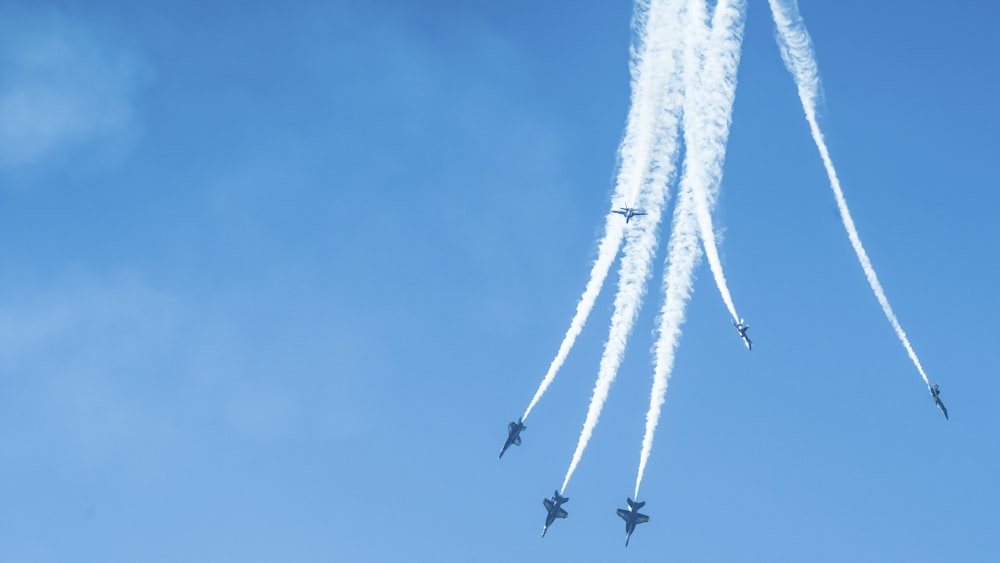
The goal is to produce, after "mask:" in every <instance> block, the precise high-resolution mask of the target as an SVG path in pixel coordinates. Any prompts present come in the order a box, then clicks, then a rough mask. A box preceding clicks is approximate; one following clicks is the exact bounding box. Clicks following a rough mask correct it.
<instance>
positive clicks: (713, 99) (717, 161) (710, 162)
mask: <svg viewBox="0 0 1000 563" xmlns="http://www.w3.org/2000/svg"><path fill="white" fill-rule="evenodd" d="M745 20H746V3H745V1H740V2H732V1H730V2H719V3H718V4H716V9H715V13H714V15H713V16H712V31H711V37H710V39H709V41H708V43H707V45H705V46H704V48H702V49H699V52H700V55H701V57H702V60H701V67H700V69H701V70H700V72H698V73H696V74H695V73H692V75H691V77H692V78H693V79H694V80H695V83H694V84H689V85H688V87H687V88H688V91H689V92H693V91H696V92H698V93H697V94H696V95H689V96H687V97H686V99H685V105H684V144H685V147H686V151H687V157H686V159H687V161H688V162H690V163H691V164H692V167H691V168H689V170H688V172H687V173H688V174H689V175H690V179H691V182H693V184H694V186H693V187H694V191H695V209H694V211H695V216H696V217H697V219H698V231H699V233H700V234H701V239H702V242H703V243H704V245H705V256H706V258H707V259H708V264H709V267H710V268H711V270H712V276H713V277H714V278H715V285H716V286H718V288H719V293H720V294H721V295H722V301H723V302H724V303H725V304H726V308H727V309H728V310H729V314H730V315H731V316H732V317H733V321H734V322H736V321H739V320H740V317H739V315H738V314H737V313H736V306H735V305H734V304H733V297H732V294H731V293H730V291H729V286H728V284H727V283H726V275H725V273H724V272H723V270H722V262H721V261H720V260H719V249H718V245H717V243H716V240H715V231H714V230H713V229H712V211H713V210H714V209H715V204H716V201H717V200H718V196H719V186H720V184H721V182H722V167H723V164H724V163H725V160H726V142H727V141H728V140H729V126H730V124H731V123H732V113H733V112H732V109H733V99H734V98H735V97H736V73H737V69H738V67H739V64H740V51H741V49H740V48H741V46H742V44H743V27H744V22H745ZM702 25H703V24H702Z"/></svg>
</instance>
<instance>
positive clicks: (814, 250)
mask: <svg viewBox="0 0 1000 563" xmlns="http://www.w3.org/2000/svg"><path fill="white" fill-rule="evenodd" d="M598 4H600V5H598ZM631 11H632V5H631V4H630V3H629V2H615V3H612V2H606V3H596V2H595V3H577V2H548V3H541V4H539V3H537V2H527V1H519V0H515V1H511V2H503V3H496V2H487V1H480V0H468V1H465V2H452V1H439V2H406V1H396V2H392V1H377V2H362V1H360V0H342V1H334V2H323V3H313V2H305V1H303V2H289V3H283V4H282V5H281V6H280V7H278V6H277V5H274V6H270V7H268V6H257V5H252V6H250V5H247V3H241V2H217V3H213V4H212V6H210V7H206V6H205V5H203V4H201V3H193V2H145V3H141V4H136V3H124V2H123V3H115V2H100V3H90V2H52V3H46V2H3V3H0V256H2V257H3V260H2V264H3V266H2V267H0V468H2V469H0V477H2V478H0V499H2V503H0V504H2V506H3V508H2V509H0V529H3V530H4V532H3V539H2V540H0V559H2V560H4V561H19V562H49V561H101V562H109V561H122V562H125V561H151V562H155V561H188V562H197V561H206V562H208V561H262V562H263V561H417V560H436V561H510V560H525V561H533V560H542V559H545V558H549V559H551V558H556V559H559V560H563V559H566V560H569V559H575V560H580V561H590V560H598V559H600V560H604V559H608V558H609V557H615V556H621V555H622V554H623V553H624V554H625V555H626V556H628V557H634V558H651V557H652V558H655V559H657V560H659V559H670V560H678V561H845V560H850V561H939V560H942V559H943V560H956V561H993V560H996V559H997V558H998V557H1000V539H998V538H997V535H996V530H997V528H998V526H1000V516H998V513H997V511H996V506H997V505H998V504H1000V487H998V486H997V484H996V476H997V475H998V474H1000V448H998V440H997V431H998V429H1000V415H998V414H997V413H998V412H1000V409H997V397H1000V379H998V376H1000V368H998V367H997V365H998V364H997V360H998V357H997V352H996V351H997V349H998V348H997V343H996V327H995V322H996V319H997V318H1000V298H998V297H997V293H996V289H995V288H996V287H998V286H1000V271H998V254H997V248H998V244H1000V227H998V223H997V221H996V211H995V210H996V208H997V206H998V204H1000V198H998V196H997V192H996V190H995V189H993V188H994V187H995V170H994V168H995V166H994V162H993V161H994V159H995V155H996V153H997V149H998V146H997V142H996V136H995V131H996V129H997V126H998V125H1000V123H998V122H1000V119H998V112H997V109H996V104H995V101H994V99H993V98H994V95H993V93H994V92H995V90H996V76H997V72H996V70H997V66H996V64H997V63H996V61H995V56H994V55H995V50H996V49H995V47H996V43H995V39H993V36H992V33H993V26H992V22H995V21H996V19H997V16H998V15H1000V14H998V8H996V7H994V6H990V5H988V4H987V3H961V4H956V5H954V6H948V7H947V8H943V7H942V5H941V4H940V3H932V2H917V3H913V2H887V3H878V4H872V3H869V2H861V1H843V2H836V3H832V2H809V1H805V0H803V2H802V5H801V11H802V13H803V16H804V17H805V20H806V24H807V25H808V26H809V30H810V32H811V34H812V36H813V40H814V44H815V47H816V52H817V57H818V60H819V64H820V71H821V73H822V77H823V81H824V90H825V101H824V105H823V107H822V108H821V110H820V113H821V124H822V126H823V127H824V128H825V132H826V134H827V140H828V144H829V145H830V150H831V152H832V155H833V159H834V162H835V164H836V165H837V167H838V171H839V173H840V177H841V181H842V183H843V185H844V190H845V193H846V197H847V200H848V202H849V204H850V205H851V210H852V212H853V214H854V218H855V220H856V222H857V224H858V227H859V231H860V234H861V237H862V240H863V241H864V242H865V245H866V248H867V250H868V252H869V254H870V256H871V258H872V260H873V262H874V265H875V268H876V269H877V271H878V273H879V275H880V278H881V280H882V283H883V285H884V286H885V289H886V291H887V293H888V295H889V299H890V301H891V303H892V304H893V306H894V307H895V309H896V312H897V315H898V316H899V319H900V321H901V322H902V324H903V327H904V328H905V329H906V330H907V333H908V335H909V337H910V339H911V341H912V343H913V345H914V347H915V349H916V351H917V353H918V354H919V355H920V358H921V360H922V361H923V364H924V367H925V368H926V369H927V371H928V373H929V375H930V377H931V379H932V380H934V381H936V382H938V383H939V384H940V385H941V387H942V392H943V394H942V397H943V399H944V400H945V402H946V403H947V405H948V407H949V410H950V413H951V415H952V418H951V420H950V421H948V422H946V421H944V419H943V418H942V417H941V416H940V414H939V413H938V412H937V411H936V410H935V409H934V406H933V402H932V401H931V398H930V397H929V396H928V395H927V393H926V391H925V388H924V387H923V385H922V382H921V381H920V378H919V375H918V374H917V373H916V371H915V370H914V369H913V367H912V365H911V364H910V362H909V360H908V359H907V357H906V354H905V352H904V351H903V349H902V347H901V346H900V345H899V343H898V341H897V340H896V337H895V335H894V334H893V332H892V330H891V328H890V327H889V325H888V323H887V322H886V321H885V319H884V317H883V316H882V312H881V310H880V309H879V307H878V304H877V302H876V301H875V299H874V297H873V296H872V295H871V292H870V290H869V288H868V286H867V284H866V283H865V279H864V276H863V274H862V271H861V269H860V267H859V266H858V264H857V261H856V259H855V257H854V254H853V252H852V250H851V247H850V245H849V243H848V240H847V237H846V235H845V234H844V231H843V228H842V226H841V224H840V220H839V217H838V215H837V211H836V206H835V204H834V200H833V197H832V194H831V192H830V189H829V186H828V184H827V180H826V176H825V174H824V171H823V168H822V164H821V161H820V159H819V156H818V155H817V153H816V149H815V147H814V145H813V144H812V140H811V138H810V137H809V132H808V128H807V125H806V122H805V120H804V119H803V117H802V110H801V106H800V105H799V100H798V97H797V94H796V91H795V87H794V83H793V81H792V78H791V76H790V75H789V74H788V73H787V71H786V70H785V69H784V67H783V66H782V63H781V59H780V57H779V54H778V50H777V47H776V45H775V42H774V37H773V33H774V26H773V24H772V22H771V21H770V13H769V11H768V8H767V5H766V3H764V2H761V1H751V2H750V3H749V9H748V20H747V25H746V36H745V41H744V51H743V59H742V64H741V67H740V74H739V88H738V90H737V95H736V103H735V108H734V113H733V126H732V133H731V137H730V143H729V147H728V158H727V162H726V169H725V177H724V179H723V187H722V195H721V199H720V202H719V205H718V207H717V209H716V225H717V228H718V229H719V231H720V232H721V233H723V235H724V236H723V237H722V238H721V252H722V257H723V263H724V265H725V268H726V273H727V276H728V278H729V282H730V288H731V289H732V291H733V294H734V297H735V299H736V302H737V304H738V305H739V307H740V311H741V313H743V314H744V315H745V316H746V318H747V320H748V321H749V322H750V323H751V324H752V325H753V329H752V331H751V335H752V336H753V338H754V351H753V352H752V353H749V354H748V353H747V352H746V350H745V349H744V348H743V347H742V346H741V345H740V342H739V340H738V338H737V336H736V334H735V332H734V331H733V329H732V327H731V326H729V324H728V322H729V321H728V318H727V313H726V311H725V308H724V307H723V305H722V302H721V300H720V298H719V295H718V292H717V290H716V288H715V287H714V284H713V282H712V279H711V275H710V273H709V272H708V270H707V266H705V265H702V266H701V268H700V269H699V270H698V280H697V282H696V284H695V292H694V296H693V298H692V300H691V302H690V305H689V309H688V321H687V324H686V325H685V327H684V335H683V337H682V340H681V345H680V348H679V351H678V355H677V365H676V368H675V370H674V373H673V378H672V380H671V385H670V390H669V393H668V395H667V402H666V405H665V408H664V414H663V418H662V419H661V423H660V427H659V432H658V434H657V441H656V444H655V446H654V449H653V453H652V458H651V460H650V465H649V467H648V469H647V473H646V477H645V479H644V482H643V488H642V491H643V498H642V500H645V501H647V502H648V504H647V506H646V509H645V510H644V511H645V512H647V513H648V514H650V516H651V517H652V521H651V522H650V523H649V524H645V525H643V526H641V527H640V528H639V529H638V531H637V532H636V534H635V536H633V538H632V542H631V544H630V546H629V547H628V550H627V551H626V552H622V549H623V547H622V542H623V537H622V536H623V529H622V528H623V526H622V522H621V520H619V519H618V518H617V517H616V516H615V515H614V509H615V508H617V507H620V506H623V505H624V501H625V496H626V495H629V494H631V491H632V488H633V483H634V479H635V471H636V466H637V463H638V455H639V446H640V440H641V438H642V432H643V416H644V414H645V411H646V407H647V405H648V393H649V385H650V377H651V373H652V368H651V355H650V353H649V350H650V346H651V345H652V338H651V332H652V330H653V327H654V320H655V319H654V316H655V311H656V310H658V308H659V305H660V299H661V294H660V293H659V291H658V290H657V289H656V288H658V286H659V275H660V272H661V271H662V256H663V254H664V252H663V248H664V246H665V245H663V244H661V256H660V258H659V259H658V262H657V263H658V264H659V266H658V268H657V271H656V273H655V274H654V281H653V282H652V285H651V292H650V294H649V296H648V298H647V301H646V307H645V309H644V311H643V314H642V316H641V317H640V319H639V322H638V324H637V327H636V330H635V332H634V334H633V339H632V342H631V344H630V347H629V350H628V354H627V356H626V358H625V362H624V364H623V366H622V370H621V372H620V374H619V377H618V380H617V381H616V383H615V385H614V387H613V388H612V391H611V396H610V398H609V400H608V403H607V405H606V407H605V410H604V414H603V415H602V417H601V422H600V424H599V426H598V427H597V430H596V432H595V434H594V437H593V439H592V441H591V443H590V446H589V448H588V450H587V452H586V454H585V455H584V458H583V460H582V462H581V464H580V467H579V468H578V470H577V472H576V474H575V476H574V478H573V481H572V482H571V483H570V486H569V488H568V489H567V491H566V494H567V495H568V496H569V497H570V498H571V499H572V500H571V502H570V503H569V504H568V505H567V506H566V508H567V510H568V511H569V513H570V517H569V519H567V520H566V521H560V522H557V523H556V525H554V526H553V528H552V529H551V530H550V532H549V534H548V535H547V537H546V538H545V539H544V540H542V539H541V538H539V534H540V532H541V525H542V522H543V520H544V510H543V509H542V507H541V498H542V497H543V496H546V495H550V494H551V491H552V489H554V488H556V487H558V486H559V485H560V484H561V482H562V478H563V476H564V473H565V471H566V467H567V465H568V463H569V461H570V457H571V455H572V453H573V449H574V448H575V446H576V439H577V436H578V433H579V430H580V426H581V424H582V422H583V418H584V415H585V411H586V407H587V403H588V401H589V397H590V393H591V389H592V386H593V381H594V378H595V377H596V373H597V362H598V359H599V357H600V353H601V348H602V346H603V342H604V338H605V336H606V334H607V323H608V319H609V317H610V313H611V295H612V293H613V291H612V290H613V289H614V284H615V282H616V276H615V274H614V272H613V273H612V276H610V277H609V279H608V283H607V284H606V286H605V291H604V294H603V295H602V297H601V298H600V299H599V301H598V303H597V306H596V307H595V310H594V313H593V315H592V316H591V319H590V321H589V323H588V326H587V328H586V329H585V331H584V333H583V335H582V336H581V338H580V339H579V341H578V342H577V345H576V348H575V349H574V351H573V353H572V354H571V355H570V357H569V360H568V362H567V363H566V365H565V367H564V368H563V370H562V372H561V373H560V375H559V377H558V378H557V379H556V380H555V383H554V384H553V385H552V387H551V388H550V389H549V391H548V393H547V394H546V396H545V397H544V398H543V399H542V401H541V402H540V403H539V405H538V406H537V408H536V409H535V410H534V411H533V413H532V415H531V418H530V419H529V421H528V430H526V431H525V433H524V435H523V438H524V444H523V445H522V446H521V447H520V448H515V449H513V450H512V451H510V452H508V454H507V455H505V456H504V459H503V460H502V462H498V461H497V460H496V454H497V452H498V450H499V447H500V445H501V444H502V442H503V439H504V438H505V433H506V432H505V427H506V424H507V422H508V421H509V420H511V419H513V418H516V417H517V416H518V415H520V413H522V412H523V410H524V408H525V406H526V405H527V403H528V401H529V400H530V399H531V396H532V394H533V393H534V391H535V388H536V386H537V384H538V383H539V381H540V380H541V377H542V375H543V374H544V371H545V369H546V368H547V366H548V363H549V361H550V360H551V358H552V356H553V355H554V354H555V352H556V348H557V347H558V345H559V342H560V340H561V339H562V336H563V333H564V331H565V329H566V327H567V325H568V323H569V320H570V317H571V316H572V313H573V310H574V307H575V304H576V301H577V300H578V298H579V295H580V292H581V291H582V289H583V287H584V284H585V283H586V276H587V274H588V272H589V269H590V261H591V260H592V259H593V257H594V251H595V244H596V241H597V239H598V237H599V236H600V234H601V229H602V222H603V219H604V215H605V213H606V212H607V210H608V206H609V201H608V196H609V194H610V192H611V188H612V183H613V178H614V173H615V152H616V148H617V145H618V142H619V140H620V138H621V134H622V128H623V126H624V120H625V116H626V113H627V111H628V103H629V89H628V78H629V76H628V47H629V41H630V30H629V22H630V17H631Z"/></svg>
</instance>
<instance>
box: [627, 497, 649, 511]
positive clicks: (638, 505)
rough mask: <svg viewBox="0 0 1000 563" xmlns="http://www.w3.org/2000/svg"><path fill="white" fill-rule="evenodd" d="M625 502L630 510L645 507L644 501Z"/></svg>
mask: <svg viewBox="0 0 1000 563" xmlns="http://www.w3.org/2000/svg"><path fill="white" fill-rule="evenodd" d="M625 500H627V501H628V506H629V508H631V509H632V510H639V509H640V508H642V507H644V506H646V501H642V502H636V501H634V500H632V499H631V498H627V499H625Z"/></svg>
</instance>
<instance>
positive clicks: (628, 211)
mask: <svg viewBox="0 0 1000 563" xmlns="http://www.w3.org/2000/svg"><path fill="white" fill-rule="evenodd" d="M612 213H617V214H619V215H624V216H625V222H626V223H628V220H629V219H631V218H632V217H635V216H636V215H645V214H646V212H645V211H640V210H638V209H636V208H635V207H628V206H626V207H622V208H621V209H615V210H614V211H612Z"/></svg>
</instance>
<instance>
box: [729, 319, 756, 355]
mask: <svg viewBox="0 0 1000 563" xmlns="http://www.w3.org/2000/svg"><path fill="white" fill-rule="evenodd" d="M733 326H735V327H736V331H737V332H739V333H740V338H742V339H743V344H745V345H746V347H747V350H751V349H752V348H751V346H753V342H751V341H750V337H749V336H747V330H749V329H750V325H748V324H746V323H745V322H743V319H740V322H739V323H737V322H736V321H733Z"/></svg>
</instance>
